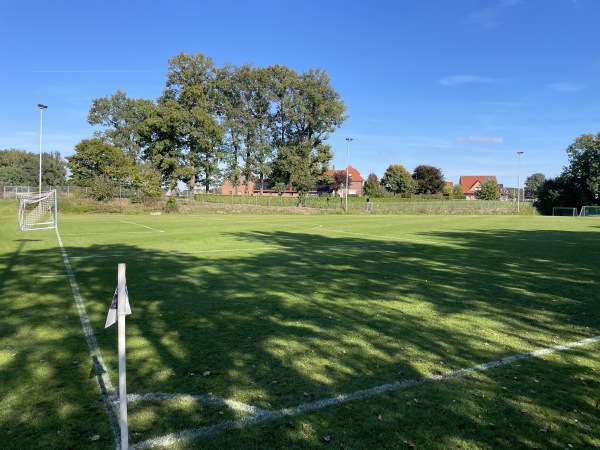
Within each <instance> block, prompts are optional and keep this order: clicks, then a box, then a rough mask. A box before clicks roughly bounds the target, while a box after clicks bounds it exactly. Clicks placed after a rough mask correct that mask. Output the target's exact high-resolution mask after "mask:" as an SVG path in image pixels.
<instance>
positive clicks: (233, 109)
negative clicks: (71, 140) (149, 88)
mask: <svg viewBox="0 0 600 450" xmlns="http://www.w3.org/2000/svg"><path fill="white" fill-rule="evenodd" d="M344 112H345V105H344V103H343V101H342V100H341V98H340V95H339V93H338V92H337V91H335V90H334V89H333V88H332V86H331V83H330V80H329V77H328V75H327V73H326V72H325V71H323V70H320V69H310V70H308V71H306V72H302V73H298V72H296V71H294V70H292V69H290V68H289V67H286V66H280V65H274V66H269V67H265V68H259V67H254V66H253V65H252V64H245V65H243V66H240V67H237V66H232V65H225V66H224V67H216V66H215V65H214V63H213V61H212V59H211V58H210V57H208V56H205V55H203V54H201V53H197V54H186V53H180V54H179V55H177V56H175V57H174V58H172V59H170V60H169V67H168V71H167V82H166V85H165V88H164V90H163V93H162V95H161V96H160V97H159V98H158V99H156V100H155V101H154V100H149V99H133V98H129V97H127V95H126V94H125V93H124V92H121V91H120V90H119V91H117V92H115V93H114V94H112V95H110V96H107V97H103V98H98V99H94V100H93V101H92V107H91V109H90V111H89V115H88V122H89V123H90V124H91V125H93V126H100V127H102V130H101V131H96V132H95V133H94V138H93V139H87V140H84V141H82V142H81V143H79V144H78V145H77V146H76V148H75V154H74V155H73V156H70V157H67V160H68V164H67V166H68V168H69V169H70V171H71V175H72V182H73V183H75V184H78V185H82V186H86V185H91V184H92V183H94V182H98V180H101V182H103V183H107V182H108V183H110V182H114V183H121V184H123V183H129V184H131V185H132V186H136V187H139V188H140V189H142V190H143V191H144V192H147V193H148V194H150V195H151V194H152V193H153V192H155V191H156V190H157V189H160V188H161V186H167V187H170V188H174V187H175V186H176V185H177V184H178V182H183V183H185V184H186V185H187V187H188V188H189V189H190V190H192V189H193V188H194V187H195V186H201V187H203V188H204V190H206V191H209V190H210V189H211V188H214V187H215V186H217V185H218V184H220V182H221V180H222V179H223V178H225V177H226V178H228V179H229V180H230V181H231V182H232V183H233V184H234V185H242V184H243V185H244V186H246V189H247V183H242V181H243V180H255V181H258V182H259V185H260V186H262V185H263V183H262V182H263V181H264V180H266V179H269V180H272V182H274V183H286V184H289V183H291V184H292V185H293V187H294V189H295V190H297V191H298V193H299V194H300V197H301V199H302V198H303V197H304V196H305V195H306V193H307V192H308V190H309V189H311V188H313V187H314V186H315V185H317V184H319V183H327V182H328V181H329V180H328V179H327V177H326V176H325V175H324V173H325V171H326V170H327V169H328V167H329V163H330V161H331V159H332V158H333V154H332V151H331V147H330V145H329V144H328V143H327V140H328V138H329V135H330V133H331V132H333V131H334V130H335V129H337V128H338V127H340V126H341V124H342V123H343V122H344V120H345V119H346V116H345V115H344Z"/></svg>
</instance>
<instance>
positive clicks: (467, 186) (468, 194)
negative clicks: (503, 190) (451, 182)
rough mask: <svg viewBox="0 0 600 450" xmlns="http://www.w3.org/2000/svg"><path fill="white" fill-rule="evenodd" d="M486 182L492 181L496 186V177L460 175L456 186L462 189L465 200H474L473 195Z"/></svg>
mask: <svg viewBox="0 0 600 450" xmlns="http://www.w3.org/2000/svg"><path fill="white" fill-rule="evenodd" d="M488 180H493V181H494V182H495V183H496V184H498V180H496V175H461V176H460V181H459V182H458V184H460V186H461V187H462V191H463V194H465V199H467V200H475V198H476V197H475V194H476V193H477V191H478V190H479V189H481V185H482V184H483V183H485V182H486V181H488Z"/></svg>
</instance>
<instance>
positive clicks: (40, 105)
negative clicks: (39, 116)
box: [38, 103, 48, 109]
mask: <svg viewBox="0 0 600 450" xmlns="http://www.w3.org/2000/svg"><path fill="white" fill-rule="evenodd" d="M38 108H40V109H48V107H47V106H46V105H42V104H41V103H38Z"/></svg>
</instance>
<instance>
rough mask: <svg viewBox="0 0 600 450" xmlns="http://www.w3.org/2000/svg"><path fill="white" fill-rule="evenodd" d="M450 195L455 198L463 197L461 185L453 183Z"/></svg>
mask: <svg viewBox="0 0 600 450" xmlns="http://www.w3.org/2000/svg"><path fill="white" fill-rule="evenodd" d="M452 197H454V198H455V199H457V200H460V199H464V198H465V194H464V193H463V190H462V186H461V185H460V184H455V185H454V186H453V187H452Z"/></svg>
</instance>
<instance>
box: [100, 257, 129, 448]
mask: <svg viewBox="0 0 600 450" xmlns="http://www.w3.org/2000/svg"><path fill="white" fill-rule="evenodd" d="M117 280H118V284H117V289H116V290H115V295H113V299H112V303H111V304H110V309H109V310H108V316H107V317H106V324H105V325H104V328H108V327H110V326H111V325H112V324H113V323H115V322H117V324H118V325H117V329H118V333H117V334H118V336H119V426H120V429H121V449H120V450H128V449H129V423H128V420H127V372H126V361H125V353H126V350H125V315H127V314H131V307H130V306H129V294H128V293H127V281H126V280H125V264H119V272H118V278H117Z"/></svg>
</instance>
